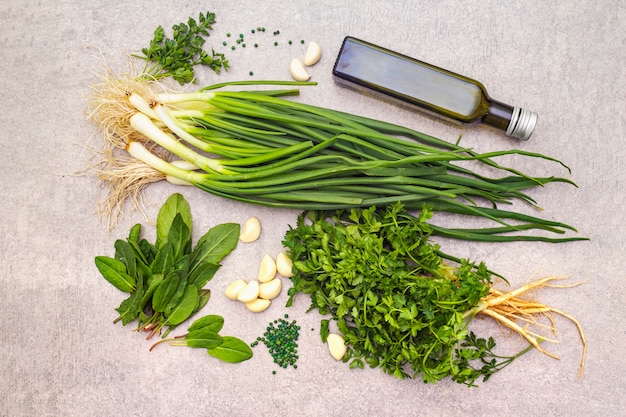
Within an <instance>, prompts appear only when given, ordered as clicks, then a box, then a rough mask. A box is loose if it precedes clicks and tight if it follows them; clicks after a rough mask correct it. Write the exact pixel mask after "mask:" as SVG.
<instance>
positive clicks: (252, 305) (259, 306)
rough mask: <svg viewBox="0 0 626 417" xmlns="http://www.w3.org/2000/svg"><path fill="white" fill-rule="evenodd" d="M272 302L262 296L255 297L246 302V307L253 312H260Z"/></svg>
mask: <svg viewBox="0 0 626 417" xmlns="http://www.w3.org/2000/svg"><path fill="white" fill-rule="evenodd" d="M270 304H272V302H271V301H270V300H265V299H263V298H257V299H255V300H252V301H249V302H247V303H246V308H247V309H248V310H250V311H252V312H253V313H260V312H262V311H265V310H267V309H268V308H269V306H270Z"/></svg>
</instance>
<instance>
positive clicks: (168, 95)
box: [91, 77, 583, 242]
mask: <svg viewBox="0 0 626 417" xmlns="http://www.w3.org/2000/svg"><path fill="white" fill-rule="evenodd" d="M314 84H315V83H311V82H283V81H249V82H245V81H241V82H233V83H221V84H216V85H212V86H208V87H205V88H203V89H201V90H198V91H196V92H191V93H189V92H187V93H175V92H170V91H168V92H165V91H162V90H157V85H156V83H150V82H148V81H141V80H138V79H134V80H125V79H123V78H121V79H120V78H117V77H109V78H105V79H104V80H103V83H102V84H99V85H96V86H94V100H93V112H92V113H91V119H92V120H93V121H94V122H95V123H97V124H98V125H99V127H100V128H101V130H102V132H103V133H104V137H105V146H104V149H105V152H104V153H105V154H106V155H107V157H106V159H105V163H104V166H103V167H102V169H101V170H100V173H101V178H102V179H103V181H104V182H106V183H108V184H109V186H110V187H111V191H112V192H111V195H112V197H110V198H109V199H108V204H109V205H110V206H115V207H117V208H118V210H117V212H118V213H119V206H120V204H123V201H120V200H123V199H128V198H129V197H132V198H131V199H132V200H133V201H136V197H133V196H134V195H136V194H138V193H140V191H141V189H142V188H143V187H144V186H145V185H146V184H148V183H150V181H149V180H148V179H147V178H146V167H150V168H148V169H150V170H152V171H151V172H153V176H154V178H155V179H156V180H162V179H167V180H168V181H170V182H172V183H176V184H180V185H190V184H191V185H193V186H196V187H198V188H200V189H202V190H204V191H206V192H208V193H211V194H214V195H217V196H221V197H225V198H229V199H232V200H237V201H242V202H247V203H252V204H259V205H265V206H269V207H280V208H291V209H299V210H336V209H349V208H354V207H371V206H382V205H387V204H392V203H394V202H397V201H401V202H402V203H403V204H404V205H405V206H406V207H407V209H410V210H420V209H421V208H422V207H423V205H424V204H427V205H428V206H429V207H431V209H432V210H433V211H435V212H448V213H453V214H455V215H461V217H463V216H469V217H471V218H483V219H488V220H489V221H491V222H495V223H496V224H495V225H494V226H489V227H484V228H472V229H469V228H468V229H459V228H444V227H442V226H435V225H434V226H433V230H434V234H436V235H439V236H444V237H450V238H454V239H464V240H477V241H493V242H501V241H525V240H539V241H548V242H564V241H572V240H582V239H583V238H580V237H560V238H556V237H552V236H543V235H539V234H537V233H534V232H533V231H535V232H536V231H544V232H549V233H556V234H563V233H565V232H566V230H569V231H575V229H574V228H573V227H572V226H569V225H567V224H564V223H560V222H555V221H550V220H546V219H542V218H539V217H536V216H530V215H527V214H523V213H521V212H519V211H515V210H504V209H502V208H500V205H507V206H512V205H513V204H514V202H515V201H518V202H523V203H525V204H526V205H529V206H531V207H535V208H538V206H537V203H536V201H535V200H534V199H533V198H532V197H531V196H530V195H529V194H528V193H527V190H529V189H532V188H534V187H541V186H545V185H547V184H549V183H552V182H561V183H566V184H571V185H575V184H574V183H573V182H572V181H571V180H568V179H566V178H561V177H534V176H531V175H528V174H526V173H524V172H521V171H520V170H518V169H515V168H513V167H508V166H503V165H500V164H499V163H497V162H496V159H497V158H498V157H501V156H506V155H516V156H518V157H525V158H535V159H542V160H546V161H549V162H554V163H557V164H560V165H562V166H563V167H565V168H566V169H568V170H569V168H567V166H565V165H564V164H563V163H562V162H560V161H558V160H556V159H554V158H552V157H549V156H546V155H542V154H537V153H532V152H527V151H522V150H503V151H493V152H488V153H478V152H476V151H474V150H472V149H466V148H463V147H462V146H460V145H459V144H454V143H449V142H446V141H444V140H441V139H438V138H435V137H432V136H429V135H426V134H423V133H420V132H417V131H415V130H412V129H409V128H406V127H402V126H397V125H394V124H391V123H387V122H383V121H378V120H373V119H368V118H364V117H360V116H357V115H353V114H349V113H346V112H340V111H336V110H331V109H327V108H322V107H317V106H312V105H308V104H305V103H301V102H298V101H294V100H290V99H288V98H287V97H288V96H294V95H297V94H298V93H299V91H298V89H296V88H294V87H296V86H302V85H314ZM237 85H241V86H250V85H263V86H266V87H267V86H270V85H285V86H288V87H289V88H286V89H277V90H269V89H257V90H242V91H231V90H229V89H226V88H225V87H232V86H237ZM124 151H125V152H126V153H125V154H124V155H125V156H120V152H122V153H123V152H124ZM129 155H130V156H131V158H130V159H132V160H134V161H135V162H134V163H133V167H135V168H134V169H129V170H128V172H127V173H126V176H127V177H128V178H125V179H124V180H123V181H122V180H120V172H123V170H122V169H120V167H121V166H122V165H123V162H122V161H126V160H128V156H129ZM172 159H175V160H176V161H172V162H170V160H172ZM136 161H141V163H142V164H143V166H144V169H141V170H137V169H136V166H137V165H136ZM107 165H112V166H115V168H116V169H115V175H111V176H107ZM135 172H140V175H141V177H139V176H136V177H135V178H134V179H133V175H135V174H134V173H135ZM120 187H123V188H124V189H122V190H120ZM528 232H533V233H528Z"/></svg>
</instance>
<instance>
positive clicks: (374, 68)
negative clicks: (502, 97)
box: [333, 36, 537, 140]
mask: <svg viewBox="0 0 626 417" xmlns="http://www.w3.org/2000/svg"><path fill="white" fill-rule="evenodd" d="M333 76H334V78H335V80H336V81H337V82H338V83H339V84H341V85H345V86H348V87H352V88H356V89H358V90H359V91H362V92H365V93H369V94H373V95H375V96H377V97H379V98H383V99H387V100H392V101H394V102H395V103H397V104H401V105H404V106H409V107H411V108H417V109H419V110H421V111H425V112H427V113H429V114H431V115H435V116H439V117H442V118H445V119H447V120H449V121H453V122H460V123H462V124H480V123H482V124H485V125H487V126H491V127H493V128H496V129H498V130H501V131H503V132H505V133H506V134H507V135H508V136H511V137H514V138H517V139H522V140H527V139H528V138H530V135H531V134H532V132H533V129H534V128H535V124H536V123H537V114H536V113H533V112H531V111H528V110H525V109H522V108H519V107H513V106H510V105H508V104H505V103H502V102H499V101H497V100H493V99H492V98H490V97H489V94H487V90H486V89H485V87H484V86H483V85H482V84H481V83H480V82H478V81H476V80H472V79H470V78H467V77H464V76H462V75H459V74H455V73H453V72H450V71H447V70H445V69H442V68H439V67H436V66H433V65H430V64H427V63H425V62H422V61H418V60H416V59H413V58H410V57H407V56H405V55H401V54H399V53H396V52H393V51H390V50H388V49H385V48H382V47H380V46H376V45H372V44H370V43H368V42H365V41H362V40H359V39H356V38H353V37H350V36H348V37H346V38H345V39H344V41H343V44H342V46H341V50H340V52H339V55H338V57H337V60H336V62H335V66H334V68H333Z"/></svg>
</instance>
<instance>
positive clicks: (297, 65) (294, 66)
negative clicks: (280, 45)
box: [289, 58, 311, 81]
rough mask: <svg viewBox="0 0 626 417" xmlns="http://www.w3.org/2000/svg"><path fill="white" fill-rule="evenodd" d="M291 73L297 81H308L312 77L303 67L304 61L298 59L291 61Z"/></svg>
mask: <svg viewBox="0 0 626 417" xmlns="http://www.w3.org/2000/svg"><path fill="white" fill-rule="evenodd" d="M289 73H290V74H291V77H292V78H293V79H294V80H296V81H308V80H309V78H311V76H310V75H309V73H308V72H307V71H306V68H304V65H302V61H300V60H299V59H298V58H294V59H292V60H291V64H289Z"/></svg>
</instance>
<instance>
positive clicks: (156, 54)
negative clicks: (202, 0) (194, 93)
mask: <svg viewBox="0 0 626 417" xmlns="http://www.w3.org/2000/svg"><path fill="white" fill-rule="evenodd" d="M213 23H215V13H210V12H207V13H206V14H203V13H200V15H199V17H198V20H197V21H196V20H195V19H193V18H191V17H190V18H189V19H188V20H187V23H186V24H185V23H179V24H178V25H174V26H173V27H172V30H173V34H172V37H171V38H168V37H167V36H165V31H164V30H163V27H162V26H158V27H157V28H156V29H155V31H154V37H153V38H152V40H151V41H150V46H149V47H147V48H143V49H142V50H141V52H142V53H143V55H133V56H135V57H137V58H141V59H144V60H145V61H146V65H145V67H144V70H143V74H144V76H146V77H148V78H151V79H155V80H158V79H161V78H165V77H172V78H174V79H175V80H176V81H178V82H179V83H180V84H181V85H182V84H186V83H193V82H195V81H196V76H195V73H194V69H193V67H194V66H196V65H205V66H207V67H209V68H211V70H213V71H215V73H219V72H220V70H221V69H222V68H223V69H225V70H227V69H228V68H229V64H228V60H226V57H225V56H224V54H222V53H217V52H215V50H211V53H210V54H209V52H207V51H206V50H204V49H203V45H204V43H205V39H204V38H205V37H208V36H209V31H210V30H211V29H213V27H212V25H213Z"/></svg>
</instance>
